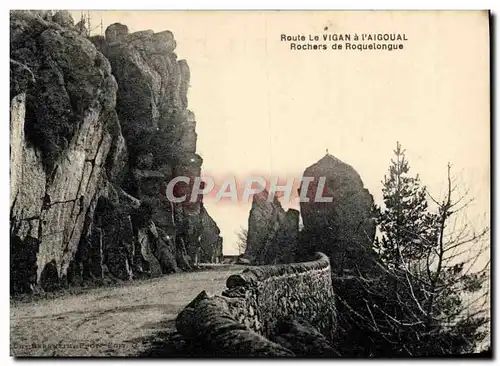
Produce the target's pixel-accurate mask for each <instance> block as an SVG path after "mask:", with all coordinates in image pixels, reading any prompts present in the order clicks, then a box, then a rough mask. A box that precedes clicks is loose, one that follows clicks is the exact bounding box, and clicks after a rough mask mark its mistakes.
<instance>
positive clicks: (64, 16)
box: [52, 10, 75, 28]
mask: <svg viewBox="0 0 500 366" xmlns="http://www.w3.org/2000/svg"><path fill="white" fill-rule="evenodd" d="M52 21H53V22H54V23H57V24H59V25H60V26H61V27H66V28H72V27H73V26H74V25H75V21H74V20H73V17H72V16H71V13H70V12H69V11H67V10H58V11H57V12H56V13H55V14H54V15H53V16H52Z"/></svg>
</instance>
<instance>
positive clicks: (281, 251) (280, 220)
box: [244, 190, 299, 264]
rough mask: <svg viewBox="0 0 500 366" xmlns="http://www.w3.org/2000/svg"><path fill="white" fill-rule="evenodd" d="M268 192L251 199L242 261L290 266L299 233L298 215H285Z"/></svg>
mask: <svg viewBox="0 0 500 366" xmlns="http://www.w3.org/2000/svg"><path fill="white" fill-rule="evenodd" d="M268 196H269V194H268V192H267V191H266V190H264V191H263V192H262V193H259V194H256V195H254V196H253V201H252V208H251V210H250V215H249V217H248V235H247V245H246V249H245V254H244V258H246V259H249V260H250V261H251V262H252V263H254V264H277V263H291V262H293V261H294V257H295V252H296V249H297V238H298V233H299V212H298V211H297V210H294V209H289V210H288V211H286V212H285V210H284V209H283V207H282V206H281V204H280V202H279V201H278V199H277V198H276V197H274V199H273V201H272V202H269V201H268Z"/></svg>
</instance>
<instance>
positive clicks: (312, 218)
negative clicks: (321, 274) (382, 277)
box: [299, 154, 375, 274]
mask: <svg viewBox="0 0 500 366" xmlns="http://www.w3.org/2000/svg"><path fill="white" fill-rule="evenodd" d="M303 176H304V177H311V178H314V181H313V182H311V183H310V184H309V186H308V187H307V192H302V195H305V196H307V197H308V198H309V202H301V203H300V210H301V215H302V220H303V223H304V229H303V231H302V232H301V238H300V245H299V246H300V249H299V252H300V255H302V256H307V255H310V253H312V252H315V251H321V252H323V253H325V254H327V255H328V256H329V257H330V261H331V263H332V268H333V269H334V270H335V271H336V272H337V273H338V274H343V273H344V271H353V270H354V271H357V270H359V271H361V272H362V273H364V272H365V271H366V270H369V268H372V267H373V264H374V258H375V256H374V253H373V252H372V249H371V248H372V244H373V240H374V237H375V221H374V219H373V215H372V208H373V197H372V195H371V194H370V192H368V190H367V189H366V188H364V186H363V182H362V180H361V177H360V176H359V174H358V173H357V172H356V170H354V168H353V167H351V166H350V165H348V164H346V163H344V162H342V161H340V160H339V159H337V158H335V157H334V156H332V155H329V154H327V155H326V156H325V157H323V158H322V159H320V160H319V161H318V162H317V163H315V164H313V165H311V166H310V167H308V168H307V169H306V170H305V171H304V175H303ZM321 177H325V178H326V180H325V186H324V189H323V192H322V196H323V197H333V201H332V202H315V197H316V191H317V189H318V183H319V179H320V178H321ZM300 189H301V190H304V189H305V186H301V188H300Z"/></svg>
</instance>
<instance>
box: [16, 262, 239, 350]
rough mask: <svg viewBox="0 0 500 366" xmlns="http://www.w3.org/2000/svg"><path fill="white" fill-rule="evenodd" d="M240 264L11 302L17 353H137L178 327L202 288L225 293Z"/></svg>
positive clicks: (211, 291) (216, 292)
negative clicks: (158, 335) (154, 338)
mask: <svg viewBox="0 0 500 366" xmlns="http://www.w3.org/2000/svg"><path fill="white" fill-rule="evenodd" d="M241 270H242V267H241V266H230V267H227V266H225V267H222V266H221V267H220V268H217V267H215V266H214V268H212V269H210V270H204V271H199V272H189V273H177V274H173V275H168V276H164V277H160V278H155V279H150V280H142V281H137V282H130V283H127V284H126V285H122V286H118V287H101V288H95V289H90V290H88V291H85V292H83V293H81V294H77V295H69V294H68V295H63V296H61V297H57V298H55V299H47V300H44V299H41V300H36V301H33V302H30V303H20V302H17V303H15V302H11V314H10V326H11V328H10V333H11V344H10V353H11V355H12V356H17V357H19V356H21V357H22V356H42V357H43V356H61V357H70V356H83V357H85V356H97V357H99V356H115V357H117V356H118V357H120V356H136V355H140V354H142V353H143V352H144V351H145V350H146V347H147V345H146V343H147V342H145V339H148V337H149V338H150V337H152V336H154V334H156V333H157V332H161V331H165V330H169V329H172V328H173V327H175V325H174V320H175V318H176V316H177V314H178V312H179V311H180V310H181V309H182V308H183V307H184V306H185V305H187V304H188V303H189V302H190V301H191V300H192V299H193V298H194V297H195V296H196V295H198V294H199V293H200V292H201V291H203V290H206V291H208V292H210V293H215V294H220V293H221V291H222V290H224V288H225V287H226V285H225V283H226V279H227V277H229V276H230V275H231V274H234V273H238V272H240V271H241Z"/></svg>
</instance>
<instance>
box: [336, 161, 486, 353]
mask: <svg viewBox="0 0 500 366" xmlns="http://www.w3.org/2000/svg"><path fill="white" fill-rule="evenodd" d="M460 188H461V185H460V184H458V183H457V180H456V179H455V178H454V177H453V176H452V174H451V165H448V168H447V177H446V190H445V194H444V196H443V197H442V198H440V199H437V198H434V196H432V195H429V199H430V200H431V201H432V202H433V203H434V205H435V206H436V213H435V214H433V220H432V229H433V230H435V231H436V235H435V236H433V235H425V236H422V237H421V240H422V241H424V240H429V238H435V240H432V242H427V243H424V247H425V248H426V250H427V252H426V253H425V255H424V256H423V257H422V258H421V259H420V260H415V258H411V260H409V259H408V258H406V257H405V255H404V254H403V252H402V251H399V256H400V258H399V259H400V260H399V263H401V265H400V266H398V267H394V266H388V265H386V264H385V263H384V262H381V263H377V268H378V272H377V273H376V274H375V275H373V276H370V277H369V278H368V277H363V276H361V275H355V276H349V277H344V278H339V279H334V281H341V282H342V284H341V285H337V286H336V287H337V288H338V289H339V291H340V292H339V293H338V294H337V296H338V300H339V306H338V308H339V313H340V317H341V319H340V323H341V330H340V331H341V333H343V334H341V335H339V337H338V338H339V340H340V345H339V347H341V348H344V349H345V348H347V347H349V344H348V343H349V342H350V344H353V338H354V339H356V337H358V336H359V337H360V339H365V340H366V339H369V340H370V341H371V342H367V343H370V344H369V346H368V347H366V345H363V346H361V347H360V348H357V349H356V348H353V349H351V350H350V351H351V352H352V353H353V354H358V355H360V354H362V352H366V354H367V355H387V354H391V355H409V356H412V355H413V356H422V355H432V356H435V355H446V354H459V353H469V352H474V351H477V350H478V349H479V348H481V346H483V347H484V342H485V340H487V339H488V336H489V332H490V330H489V316H490V307H489V275H490V260H489V256H488V253H487V251H488V249H489V239H490V238H489V227H484V228H481V229H479V230H478V229H476V228H475V227H474V225H473V224H472V223H471V222H469V221H468V220H467V215H466V214H467V208H468V206H469V205H470V203H471V202H472V200H471V199H469V198H467V197H468V191H465V192H462V193H460ZM481 261H482V262H483V263H480V262H481ZM346 282H347V283H346ZM343 288H345V289H346V291H345V292H342V291H343V290H342V289H343ZM353 291H354V292H355V293H356V296H355V297H354V296H352V295H351V294H352V293H353ZM344 339H345V344H342V342H343V341H344ZM363 347H365V349H363ZM351 348H352V347H351Z"/></svg>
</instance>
